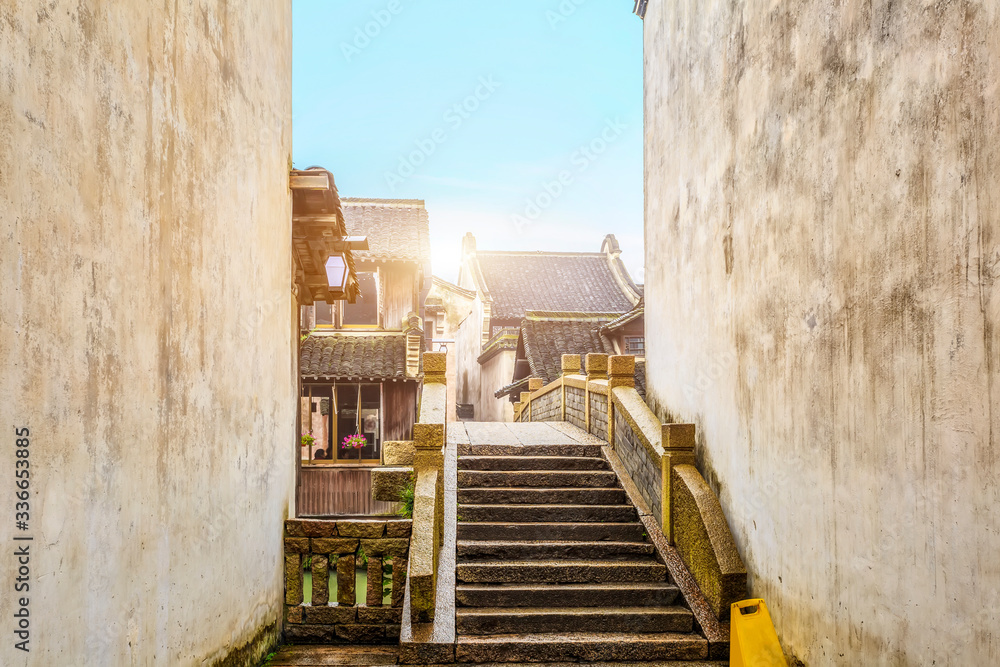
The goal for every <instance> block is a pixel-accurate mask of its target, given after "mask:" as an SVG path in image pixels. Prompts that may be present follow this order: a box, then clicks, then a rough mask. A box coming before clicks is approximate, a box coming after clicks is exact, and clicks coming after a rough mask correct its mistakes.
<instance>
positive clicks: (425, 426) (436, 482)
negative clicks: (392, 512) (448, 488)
mask: <svg viewBox="0 0 1000 667" xmlns="http://www.w3.org/2000/svg"><path fill="white" fill-rule="evenodd" d="M423 370H424V386H423V388H422V389H421V394H420V415H419V417H418V421H417V423H416V424H414V425H413V472H414V478H415V482H414V490H413V534H412V538H411V544H410V562H409V565H410V576H409V585H410V615H411V619H412V620H413V622H414V623H427V622H431V621H433V620H434V612H435V608H436V604H437V600H436V598H437V595H436V592H437V575H438V554H439V552H440V548H441V545H442V544H443V543H444V445H445V437H446V424H445V422H446V420H447V404H448V390H447V387H446V386H445V374H446V371H447V357H446V355H445V353H444V352H425V353H424V355H423Z"/></svg>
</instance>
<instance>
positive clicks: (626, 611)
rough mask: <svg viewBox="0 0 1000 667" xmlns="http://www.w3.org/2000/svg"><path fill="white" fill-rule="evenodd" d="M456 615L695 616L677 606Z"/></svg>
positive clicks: (462, 610) (481, 610) (469, 610)
mask: <svg viewBox="0 0 1000 667" xmlns="http://www.w3.org/2000/svg"><path fill="white" fill-rule="evenodd" d="M455 613H456V614H458V615H459V616H514V617H518V618H520V617H523V616H668V615H671V616H672V615H682V616H693V614H692V613H691V610H690V609H688V608H687V607H684V606H681V605H677V604H672V605H667V606H664V607H608V606H603V607H456V608H455ZM637 634H640V633H637ZM641 634H647V633H641ZM660 634H662V633H660Z"/></svg>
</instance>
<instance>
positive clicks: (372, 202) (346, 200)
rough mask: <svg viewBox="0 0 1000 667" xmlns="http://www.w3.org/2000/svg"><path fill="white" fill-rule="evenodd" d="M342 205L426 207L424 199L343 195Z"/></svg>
mask: <svg viewBox="0 0 1000 667" xmlns="http://www.w3.org/2000/svg"><path fill="white" fill-rule="evenodd" d="M340 203H341V205H343V204H352V205H354V206H399V207H421V208H425V207H426V202H425V201H424V200H423V199H373V198H368V197H341V198H340Z"/></svg>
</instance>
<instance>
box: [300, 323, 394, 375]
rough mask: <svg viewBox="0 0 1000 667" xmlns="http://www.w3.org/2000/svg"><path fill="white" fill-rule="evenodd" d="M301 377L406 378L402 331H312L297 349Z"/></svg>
mask: <svg viewBox="0 0 1000 667" xmlns="http://www.w3.org/2000/svg"><path fill="white" fill-rule="evenodd" d="M299 361H300V364H301V368H300V372H301V374H302V376H303V377H323V378H325V377H327V376H329V377H330V378H376V379H381V380H386V379H390V378H399V379H403V378H405V377H406V335H405V334H383V333H364V334H339V333H337V334H313V335H311V336H309V337H308V338H306V340H305V341H303V343H302V345H301V347H300V349H299Z"/></svg>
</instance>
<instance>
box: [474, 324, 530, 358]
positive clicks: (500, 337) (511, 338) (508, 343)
mask: <svg viewBox="0 0 1000 667" xmlns="http://www.w3.org/2000/svg"><path fill="white" fill-rule="evenodd" d="M520 335H521V332H520V330H519V329H518V328H517V327H505V328H503V329H501V330H500V331H498V332H496V333H495V334H493V337H492V338H490V339H489V340H488V341H487V342H486V345H484V346H483V351H482V353H481V354H480V355H479V359H478V361H479V363H484V362H485V361H486V360H487V359H489V358H491V357H492V356H493V355H494V354H496V353H497V352H500V351H502V350H516V349H517V338H518V336H520Z"/></svg>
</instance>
